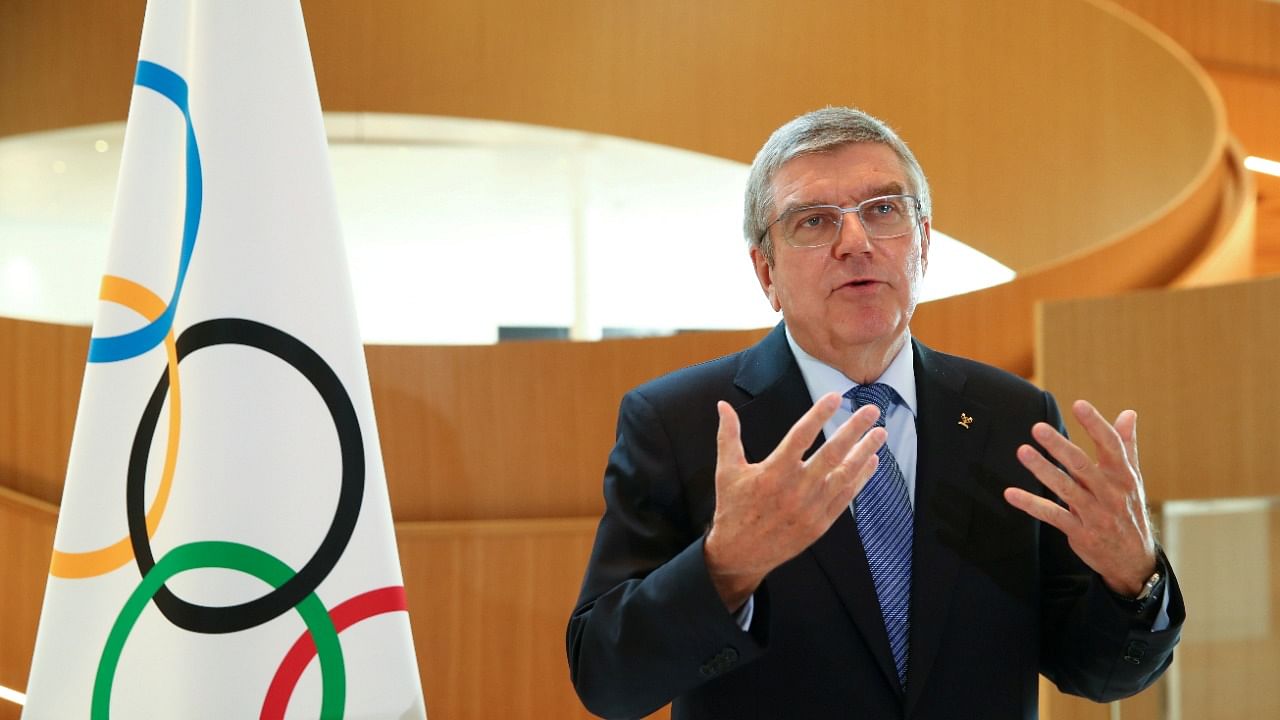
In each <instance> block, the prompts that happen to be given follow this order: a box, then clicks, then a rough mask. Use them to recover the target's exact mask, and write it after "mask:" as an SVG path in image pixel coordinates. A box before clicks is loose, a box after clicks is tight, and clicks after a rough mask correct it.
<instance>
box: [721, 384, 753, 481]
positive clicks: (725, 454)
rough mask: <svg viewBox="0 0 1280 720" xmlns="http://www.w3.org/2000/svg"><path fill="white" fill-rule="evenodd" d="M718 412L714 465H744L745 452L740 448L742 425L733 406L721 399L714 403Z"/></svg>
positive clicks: (745, 459)
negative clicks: (718, 422) (718, 425)
mask: <svg viewBox="0 0 1280 720" xmlns="http://www.w3.org/2000/svg"><path fill="white" fill-rule="evenodd" d="M716 411H717V412H718V413H719V414H720V427H719V429H717V430H716V467H735V466H738V465H745V464H746V462H747V456H746V453H745V452H744V451H743V449H742V427H741V425H740V424H739V423H738V413H736V412H734V410H733V406H731V405H730V404H729V403H727V402H725V401H723V400H721V401H720V402H717V403H716Z"/></svg>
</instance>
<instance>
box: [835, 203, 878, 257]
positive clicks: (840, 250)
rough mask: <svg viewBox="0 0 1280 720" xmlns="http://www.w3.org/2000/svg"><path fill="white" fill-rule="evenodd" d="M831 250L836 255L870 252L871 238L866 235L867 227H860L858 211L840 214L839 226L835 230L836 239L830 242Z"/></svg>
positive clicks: (860, 221)
mask: <svg viewBox="0 0 1280 720" xmlns="http://www.w3.org/2000/svg"><path fill="white" fill-rule="evenodd" d="M831 251H832V253H834V254H835V256H836V257H844V256H845V255H853V254H855V253H870V252H871V238H870V237H868V236H867V229H866V228H864V227H862V220H861V219H859V218H858V213H856V212H846V213H844V215H842V216H841V222H840V228H839V230H838V231H837V232H836V241H835V242H834V243H832V244H831Z"/></svg>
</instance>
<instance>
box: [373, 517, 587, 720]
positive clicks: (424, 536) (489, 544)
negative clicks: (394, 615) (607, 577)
mask: <svg viewBox="0 0 1280 720" xmlns="http://www.w3.org/2000/svg"><path fill="white" fill-rule="evenodd" d="M596 522H597V519H596V518H582V519H565V520H536V521H501V522H465V523H399V524H397V526H396V537H397V540H398V542H399V544H400V557H401V564H402V565H403V568H404V576H405V590H406V592H407V594H408V598H409V612H410V618H411V622H412V623H413V634H414V643H415V645H416V647H417V651H418V664H419V670H420V671H421V673H422V686H423V693H424V695H425V696H426V701H427V713H428V715H429V716H430V717H431V719H432V720H450V719H451V718H455V719H457V720H466V719H467V718H498V717H500V718H512V719H518V718H529V719H530V720H539V719H541V718H588V717H592V716H591V715H590V714H589V713H587V712H586V710H585V709H583V707H582V705H581V703H579V702H578V699H577V695H575V694H574V691H573V686H572V684H571V683H570V682H569V666H568V661H567V659H566V655H565V625H566V623H567V622H568V619H569V613H570V611H571V610H572V609H573V602H574V600H575V599H576V598H577V595H578V586H579V585H580V584H581V582H582V571H583V569H584V568H585V567H586V563H587V557H588V555H589V554H590V552H591V542H592V538H593V537H594V536H595V526H596Z"/></svg>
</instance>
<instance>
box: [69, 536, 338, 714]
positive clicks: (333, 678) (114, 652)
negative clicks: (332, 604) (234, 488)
mask: <svg viewBox="0 0 1280 720" xmlns="http://www.w3.org/2000/svg"><path fill="white" fill-rule="evenodd" d="M202 568H225V569H227V570H239V571H240V572H243V573H247V574H249V575H252V576H254V577H256V578H258V579H259V580H262V581H264V582H266V583H269V584H270V585H271V586H272V587H277V588H278V587H280V586H281V585H283V584H284V583H285V582H287V581H288V580H289V578H291V577H293V576H294V571H293V569H291V568H290V567H289V566H288V565H285V564H284V563H283V562H281V561H280V560H278V559H276V558H275V557H273V556H271V555H270V554H268V553H266V552H263V551H262V550H258V549H257V548H252V547H249V546H248V545H241V544H239V543H230V542H196V543H188V544H186V545H180V546H178V547H176V548H174V549H172V550H170V551H169V552H168V553H166V554H165V556H164V557H162V558H160V562H158V563H156V565H155V567H153V568H151V572H149V573H147V575H146V577H144V578H143V579H142V582H141V583H140V584H139V585H138V587H137V588H136V589H135V590H134V591H133V594H131V595H130V596H129V599H128V600H127V601H126V602H125V604H124V608H122V609H121V610H120V614H119V615H118V616H116V621H115V624H113V625H112V626H111V632H110V633H109V634H108V635H107V644H106V646H105V647H104V648H103V650H102V659H101V660H100V661H99V662H98V673H97V676H96V677H95V678H94V682H93V701H92V704H91V706H90V717H91V718H92V719H93V720H106V719H107V718H108V717H110V715H111V686H112V684H113V683H114V682H115V674H116V667H117V666H118V665H119V664H120V654H121V653H122V652H123V651H124V643H125V640H127V639H128V638H129V633H130V632H132V631H133V626H134V625H135V624H137V622H138V618H139V617H140V616H141V615H142V611H143V610H144V609H146V607H147V604H148V603H150V602H151V598H152V597H153V596H154V595H155V594H156V591H157V590H159V589H160V588H161V587H163V586H164V584H165V583H166V582H167V581H168V580H169V578H171V577H173V576H174V575H177V574H178V573H181V572H185V571H187V570H199V569H202ZM294 609H295V610H297V611H298V614H299V615H301V616H302V621H303V622H304V623H306V626H307V632H308V633H310V634H311V639H312V641H313V642H315V644H316V654H317V655H318V656H319V659H320V677H321V688H322V690H321V700H320V717H321V718H341V717H342V715H343V710H344V707H345V705H346V701H347V684H346V667H345V664H344V661H343V658H342V645H341V644H339V642H338V631H337V629H335V628H334V626H333V618H331V617H329V611H328V610H326V609H325V607H324V603H322V602H320V598H319V597H317V596H316V594H315V593H314V592H313V593H310V594H309V595H307V596H306V597H305V598H303V599H302V601H301V602H299V603H298V604H297V605H296V606H295V607H294Z"/></svg>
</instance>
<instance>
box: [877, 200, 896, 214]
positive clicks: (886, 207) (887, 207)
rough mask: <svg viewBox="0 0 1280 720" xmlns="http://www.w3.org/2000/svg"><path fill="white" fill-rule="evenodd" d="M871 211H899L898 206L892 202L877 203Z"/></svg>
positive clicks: (886, 212) (881, 212)
mask: <svg viewBox="0 0 1280 720" xmlns="http://www.w3.org/2000/svg"><path fill="white" fill-rule="evenodd" d="M871 211H872V212H874V213H875V214H877V215H892V214H894V213H896V212H898V206H897V205H895V204H893V203H890V202H883V203H876V204H875V206H874V207H873V208H872V210H871Z"/></svg>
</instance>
